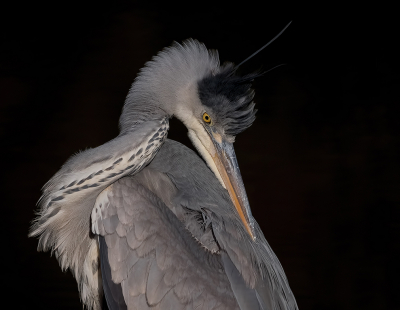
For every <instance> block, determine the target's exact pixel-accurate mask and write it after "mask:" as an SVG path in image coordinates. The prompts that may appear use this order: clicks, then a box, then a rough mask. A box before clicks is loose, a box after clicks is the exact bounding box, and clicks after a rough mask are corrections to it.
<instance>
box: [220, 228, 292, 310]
mask: <svg viewBox="0 0 400 310" xmlns="http://www.w3.org/2000/svg"><path fill="white" fill-rule="evenodd" d="M229 226H230V225H229V224H228V223H227V225H225V228H226V230H224V231H222V230H220V231H218V232H217V233H216V235H217V239H218V241H219V242H220V243H221V244H222V246H223V248H224V250H225V251H226V252H223V253H222V254H221V256H222V262H223V265H224V269H225V271H226V274H227V276H228V278H229V281H230V283H231V287H232V290H233V292H234V294H235V297H236V299H237V302H238V303H239V305H240V309H241V310H250V309H261V310H270V309H271V310H275V309H276V310H278V309H279V310H296V309H298V307H297V303H296V300H295V298H294V295H293V293H292V291H291V289H290V287H289V284H288V280H287V278H286V276H285V273H284V271H283V268H282V266H281V264H280V263H279V260H278V258H277V257H276V255H275V254H274V252H273V251H272V249H271V248H270V247H269V245H268V243H267V241H266V240H265V238H264V236H263V235H262V234H259V238H260V240H259V241H260V242H256V243H254V244H253V246H255V247H261V248H262V250H263V251H259V253H262V255H263V258H264V262H265V267H266V269H267V273H266V274H265V276H264V278H260V277H253V275H252V274H253V272H252V271H251V270H252V269H249V268H248V267H249V266H251V264H250V263H249V262H248V257H247V256H246V255H245V253H244V252H245V251H246V248H244V247H243V241H241V240H240V239H239V238H236V235H235V233H234V232H233V229H234V228H233V227H229ZM256 230H259V227H258V225H257V224H256ZM260 231H261V230H260ZM229 232H231V233H229ZM238 268H241V269H240V271H239V270H238ZM244 279H246V280H247V281H245V280H244ZM246 282H247V283H252V285H251V287H252V288H250V287H249V285H247V284H246Z"/></svg>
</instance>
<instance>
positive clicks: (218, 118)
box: [180, 65, 256, 239]
mask: <svg viewBox="0 0 400 310" xmlns="http://www.w3.org/2000/svg"><path fill="white" fill-rule="evenodd" d="M254 77H255V76H254V75H253V76H247V77H238V76H235V75H234V68H233V66H232V65H228V66H226V67H224V68H221V71H220V72H219V73H217V74H210V75H209V76H206V77H205V78H204V79H202V80H201V81H199V83H198V85H197V88H196V89H197V94H198V96H197V97H196V98H195V100H192V104H190V105H186V107H188V109H190V111H187V112H186V113H184V114H185V116H184V117H180V118H181V119H182V120H183V122H184V123H185V125H186V126H187V128H188V129H189V137H190V139H191V141H192V142H193V144H194V145H195V147H196V148H197V150H198V151H199V153H200V154H201V155H202V156H203V158H204V160H205V161H206V162H207V164H208V166H209V167H210V168H211V170H212V171H213V172H214V174H215V175H216V177H217V178H218V179H219V181H220V182H221V184H222V186H224V187H225V188H226V190H227V191H228V193H229V196H230V198H231V200H232V202H233V204H234V206H235V208H236V210H237V212H238V214H239V216H240V219H241V221H242V222H243V224H244V226H245V228H246V230H247V232H248V233H249V235H250V236H251V237H252V238H253V239H254V238H255V235H254V225H253V222H254V220H253V217H252V215H251V210H250V206H249V202H248V199H247V195H246V191H245V188H244V185H243V181H242V177H241V174H240V170H239V166H238V163H237V160H236V155H235V151H234V148H233V142H234V140H235V136H236V135H237V134H238V133H240V132H242V131H243V130H245V129H246V128H248V127H249V126H250V125H251V124H252V122H253V121H254V119H255V112H256V111H255V110H254V109H253V108H254V103H252V99H253V96H254V92H253V91H252V90H251V89H250V87H251V85H250V81H251V80H252V79H253V78H254ZM193 101H194V102H195V103H193Z"/></svg>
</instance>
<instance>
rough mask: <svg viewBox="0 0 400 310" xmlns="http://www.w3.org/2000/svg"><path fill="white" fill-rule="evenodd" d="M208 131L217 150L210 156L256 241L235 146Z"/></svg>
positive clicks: (241, 217)
mask: <svg viewBox="0 0 400 310" xmlns="http://www.w3.org/2000/svg"><path fill="white" fill-rule="evenodd" d="M206 131H207V132H208V134H209V135H210V138H211V140H212V142H213V145H214V148H215V149H214V150H211V152H210V155H211V157H212V159H213V161H214V163H215V165H216V166H217V169H218V172H219V173H220V176H221V178H222V181H223V182H224V184H225V188H226V189H227V191H228V193H229V196H230V197H231V200H232V202H233V204H234V206H235V208H236V211H237V212H238V214H239V217H240V219H241V221H242V223H243V225H244V226H245V228H246V231H247V232H248V233H249V235H250V237H251V238H252V239H253V240H255V233H254V219H253V216H252V215H251V210H250V204H249V201H248V199H247V194H246V190H245V188H244V184H243V180H242V176H241V174H240V170H239V165H238V162H237V159H236V154H235V150H234V148H233V144H232V143H229V142H227V141H225V140H223V139H222V137H221V135H220V134H219V133H217V132H215V131H214V129H213V128H212V127H209V126H207V128H206Z"/></svg>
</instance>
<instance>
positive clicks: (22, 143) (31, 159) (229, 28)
mask: <svg viewBox="0 0 400 310" xmlns="http://www.w3.org/2000/svg"><path fill="white" fill-rule="evenodd" d="M274 2H275V1H274ZM391 11H394V8H386V7H384V5H380V7H379V10H378V8H377V7H376V6H374V7H369V8H366V7H365V4H363V5H362V6H359V7H355V8H353V7H351V6H350V4H349V2H347V3H346V4H344V5H339V4H338V3H335V4H329V3H325V4H319V5H315V4H313V5H311V4H309V5H307V4H305V3H301V4H297V5H295V6H293V5H291V4H289V3H278V4H276V3H262V2H254V3H252V2H251V1H245V2H242V3H240V4H239V3H238V4H234V3H233V2H232V3H229V4H228V5H222V4H217V3H216V2H215V1H214V2H200V1H196V2H186V3H182V4H179V5H178V4H176V5H175V4H174V5H172V4H171V3H168V2H167V1H165V2H163V3H155V2H152V3H148V4H146V5H144V4H137V3H135V2H134V1H109V2H108V3H105V2H99V1H97V2H94V1H93V2H88V1H86V2H80V3H78V2H71V1H68V2H62V1H57V2H56V1H53V2H52V3H43V2H42V3H38V2H36V1H31V2H29V3H28V2H26V3H25V2H17V1H14V2H12V4H10V5H9V6H8V7H3V8H2V10H1V13H0V14H1V21H0V23H1V50H0V56H1V59H0V71H1V72H0V73H1V76H0V104H1V112H0V122H1V127H0V136H1V155H2V160H1V179H2V186H1V191H2V193H1V195H2V196H1V197H2V199H1V201H2V206H1V211H2V212H1V225H0V227H1V229H2V231H1V245H2V246H1V248H2V250H1V258H2V265H1V269H2V279H1V283H2V286H3V289H2V293H3V294H4V296H3V302H5V301H8V300H11V301H13V303H14V306H13V308H21V309H22V308H28V307H30V308H39V307H40V308H41V309H80V308H81V305H80V302H79V297H78V291H77V286H76V283H75V280H74V279H73V277H72V275H71V273H70V272H64V273H63V272H62V271H61V270H60V268H59V267H58V263H57V261H56V259H55V258H54V257H50V253H38V252H36V245H37V241H36V240H35V239H28V238H27V234H28V228H29V223H30V221H31V220H32V219H33V217H34V209H35V203H36V201H37V200H38V199H39V197H40V188H41V186H42V185H43V184H44V183H45V182H46V181H47V180H48V179H49V178H50V177H51V176H52V175H53V174H54V173H55V172H56V171H57V170H58V169H59V167H60V166H61V165H62V164H63V163H64V161H65V160H66V159H67V158H68V157H69V156H70V155H72V154H73V153H75V152H77V151H78V150H82V149H85V148H87V147H95V146H98V145H100V144H102V143H104V142H106V141H108V140H110V139H112V138H113V137H115V136H116V135H117V134H118V127H117V123H118V117H119V114H120V111H121V107H122V104H123V101H124V98H125V96H126V94H127V92H128V89H129V87H130V84H131V83H132V81H133V79H134V78H135V76H136V74H137V72H138V70H139V68H141V67H142V66H143V64H144V63H145V62H146V61H148V60H150V58H151V57H152V56H153V55H155V54H156V53H157V52H158V51H159V50H160V49H162V48H163V47H165V46H168V45H170V44H171V43H172V41H173V40H176V41H178V42H180V41H182V40H183V39H186V38H189V37H193V38H196V39H198V40H200V41H202V42H204V43H205V44H206V46H207V47H209V48H213V49H218V50H219V53H220V58H221V61H222V62H223V61H233V62H236V63H239V62H240V61H242V60H243V59H244V58H246V57H247V56H248V55H250V54H251V53H252V52H254V51H255V50H256V49H258V48H259V47H260V46H262V45H263V44H265V43H266V42H267V41H268V40H269V39H271V38H272V37H273V36H274V35H275V34H277V33H278V32H279V31H280V30H281V29H282V28H283V27H284V26H285V25H286V24H287V23H288V22H289V21H290V20H293V23H292V25H291V26H290V27H289V28H288V29H287V31H286V32H285V33H284V34H283V35H282V36H281V37H280V38H279V39H278V40H277V41H275V42H274V43H273V44H272V45H271V46H270V47H268V49H266V50H264V51H263V52H262V53H261V54H259V55H257V56H256V57H255V58H253V59H252V60H251V61H249V62H248V63H247V64H245V65H243V67H242V68H241V72H242V73H246V72H250V71H254V70H257V69H259V68H262V69H268V68H270V67H273V66H275V65H277V64H280V63H286V64H287V65H286V66H283V67H280V68H278V69H276V70H274V71H271V72H270V73H268V74H267V75H266V76H264V77H262V78H259V79H258V80H257V81H256V82H255V84H254V88H255V90H256V97H255V101H256V103H257V108H258V110H259V111H258V118H257V120H256V121H255V123H254V125H253V126H252V127H251V128H250V129H248V130H247V131H246V132H244V133H242V134H241V135H239V136H238V137H237V142H236V143H235V148H236V152H237V156H238V161H239V165H240V168H241V170H242V174H243V179H244V183H245V186H246V189H247V192H248V196H249V200H250V204H251V206H252V210H253V214H254V216H255V218H256V219H257V221H258V222H259V223H260V225H261V227H262V229H263V231H264V233H265V236H266V238H267V240H268V241H269V242H270V244H271V246H272V248H273V250H274V251H275V252H276V254H277V256H278V257H279V259H280V261H281V263H282V265H283V267H284V269H285V271H286V274H287V276H288V278H289V282H290V285H291V288H292V290H293V292H294V294H295V296H296V298H297V301H298V304H299V307H300V309H302V310H306V309H395V308H398V301H397V300H398V298H397V296H398V291H399V289H400V286H399V283H398V279H399V261H400V255H399V228H400V225H399V199H400V197H399V181H400V179H399V172H400V171H399V170H400V167H399V160H398V151H399V148H398V146H399V133H400V128H399V116H400V114H399V95H398V90H399V81H400V74H399V70H398V69H399V66H398V61H397V56H398V55H399V51H398V49H396V46H397V44H398V37H399V35H398V32H397V29H396V27H395V25H396V19H394V18H393V19H392V18H391V17H390V12H391ZM171 126H172V128H171V131H170V134H169V137H170V138H173V139H176V140H178V141H181V142H182V143H185V144H187V145H190V143H189V140H188V138H187V137H186V129H185V128H184V127H183V125H181V124H180V123H179V122H177V121H172V125H171Z"/></svg>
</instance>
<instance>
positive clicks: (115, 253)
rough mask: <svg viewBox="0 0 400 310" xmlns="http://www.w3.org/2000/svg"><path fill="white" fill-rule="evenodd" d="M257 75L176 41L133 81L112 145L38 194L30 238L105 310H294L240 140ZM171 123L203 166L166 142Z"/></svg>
mask: <svg viewBox="0 0 400 310" xmlns="http://www.w3.org/2000/svg"><path fill="white" fill-rule="evenodd" d="M254 77H255V75H254V74H250V75H246V76H239V75H237V74H236V67H235V66H234V65H233V64H232V63H227V64H225V65H220V62H219V58H218V54H217V52H216V51H210V50H207V48H206V47H205V46H204V45H203V44H202V43H199V42H198V41H196V40H192V39H189V40H186V41H185V42H183V43H182V44H178V43H174V44H173V45H172V46H171V47H168V48H165V49H164V50H162V51H161V52H160V53H158V55H156V56H155V57H154V58H153V59H152V60H151V61H149V62H147V63H146V64H145V66H144V68H143V69H142V70H141V71H140V73H139V75H138V77H137V78H136V79H135V81H134V83H133V84H132V87H131V89H130V91H129V93H128V96H127V98H126V101H125V104H124V107H123V110H122V114H121V117H120V134H119V135H118V136H117V137H116V138H114V139H113V140H111V141H109V142H107V143H105V144H103V145H101V146H99V147H96V148H93V149H88V150H85V151H82V152H80V153H78V154H76V155H74V156H73V157H71V158H70V159H69V160H68V161H67V162H66V163H65V164H64V165H63V166H62V168H61V169H60V170H59V171H58V172H57V173H56V174H55V175H54V176H53V177H52V178H51V179H50V180H49V181H48V182H47V183H46V185H45V186H44V187H43V195H42V197H41V199H40V201H39V203H40V210H39V212H38V216H37V218H36V220H35V221H34V224H33V226H32V228H31V232H30V236H39V249H40V250H51V251H52V253H54V254H55V256H56V257H57V259H58V261H59V263H60V265H61V268H62V269H63V270H66V269H70V270H71V271H72V272H73V274H74V276H75V278H76V280H77V282H78V288H79V292H80V297H81V300H82V302H83V304H84V305H85V306H86V307H87V308H89V309H101V307H102V305H101V299H102V295H103V293H104V294H105V297H106V301H107V305H108V307H109V308H110V309H160V310H164V309H241V310H248V309H263V310H267V309H268V310H269V309H297V304H296V301H295V298H294V296H293V293H292V291H291V289H290V287H289V284H288V280H287V278H286V276H285V273H284V271H283V268H282V266H281V264H280V263H279V260H278V258H277V257H276V255H275V254H274V252H273V251H272V249H271V248H270V246H269V245H268V243H267V241H266V240H265V238H264V235H263V233H262V231H261V229H260V227H259V226H258V224H257V222H256V221H255V219H254V218H253V216H252V214H251V210H250V206H249V202H248V199H247V195H246V191H245V188H244V185H243V181H242V178H241V174H240V170H239V166H238V163H237V160H236V156H235V152H234V148H233V142H234V140H235V136H236V135H237V134H239V133H240V132H242V131H244V130H245V129H246V128H248V127H249V126H251V124H252V122H253V121H254V119H255V110H254V103H253V97H254V91H253V90H252V89H251V82H252V80H253V79H254ZM173 116H174V117H176V118H178V119H179V120H180V121H182V122H183V124H184V125H185V126H186V127H187V129H188V135H189V137H190V139H191V141H192V143H193V145H194V146H195V148H196V149H197V150H198V152H199V154H200V155H201V157H202V158H200V157H199V156H198V155H197V154H196V153H195V152H193V151H192V150H190V149H188V148H187V147H185V146H184V145H182V144H180V143H178V142H175V141H172V140H169V139H167V133H168V129H169V119H170V118H171V117H173Z"/></svg>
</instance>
